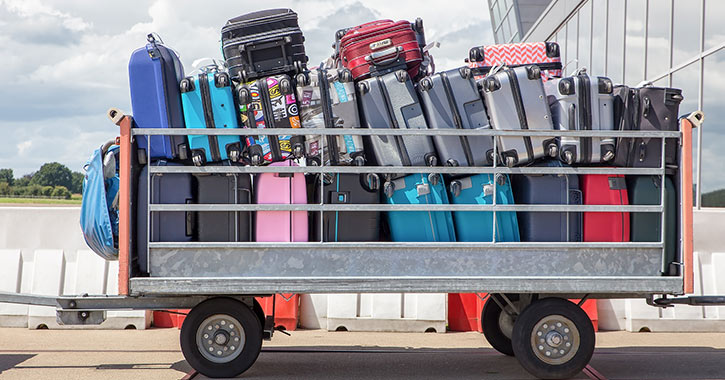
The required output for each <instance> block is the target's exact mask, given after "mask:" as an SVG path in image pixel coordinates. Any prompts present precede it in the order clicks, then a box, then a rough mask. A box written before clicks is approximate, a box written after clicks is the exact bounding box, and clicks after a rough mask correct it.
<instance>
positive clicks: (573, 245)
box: [149, 241, 662, 251]
mask: <svg viewBox="0 0 725 380" xmlns="http://www.w3.org/2000/svg"><path fill="white" fill-rule="evenodd" d="M290 247H294V248H295V249H312V250H314V249H317V248H326V249H340V250H345V249H351V248H360V243H358V242H345V243H340V242H328V243H319V242H284V243H270V242H185V243H177V242H150V243H149V248H152V249H153V248H171V249H190V250H195V249H198V250H204V249H208V250H214V249H219V248H224V249H226V248H235V249H289V248H290ZM365 248H366V249H369V250H375V249H381V250H384V249H416V248H426V249H428V248H437V249H441V250H446V251H455V250H463V249H482V248H495V249H509V248H510V249H522V250H535V249H542V248H546V249H590V248H592V249H599V248H626V249H649V248H662V244H661V243H655V242H651V243H650V242H619V243H616V242H598V243H597V242H496V243H491V242H475V243H470V242H455V243H451V242H392V241H391V242H366V243H365Z"/></svg>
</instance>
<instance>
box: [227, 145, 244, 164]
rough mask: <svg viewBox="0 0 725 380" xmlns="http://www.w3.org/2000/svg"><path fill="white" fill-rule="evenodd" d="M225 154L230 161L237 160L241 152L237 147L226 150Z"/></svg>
mask: <svg viewBox="0 0 725 380" xmlns="http://www.w3.org/2000/svg"><path fill="white" fill-rule="evenodd" d="M227 156H228V157H229V160H230V161H232V162H239V157H240V156H241V152H240V151H239V149H238V148H237V147H234V148H231V149H229V152H227Z"/></svg>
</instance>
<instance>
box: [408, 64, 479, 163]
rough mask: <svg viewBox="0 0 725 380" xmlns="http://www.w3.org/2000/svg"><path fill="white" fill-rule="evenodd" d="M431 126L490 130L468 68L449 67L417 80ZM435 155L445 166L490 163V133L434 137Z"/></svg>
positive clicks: (424, 109)
mask: <svg viewBox="0 0 725 380" xmlns="http://www.w3.org/2000/svg"><path fill="white" fill-rule="evenodd" d="M417 88H418V94H419V95H420V99H421V104H422V105H423V111H424V112H425V116H426V119H427V121H428V127H429V128H431V129H490V128H491V126H490V125H489V123H488V117H486V109H485V107H484V106H483V100H482V99H481V95H480V93H479V92H478V85H477V84H476V81H475V79H474V78H473V75H472V73H471V69H469V68H468V67H461V68H458V69H453V70H448V71H445V72H442V73H438V74H435V75H433V76H430V77H425V78H423V79H421V81H420V82H418V85H417ZM433 142H434V143H435V147H436V151H437V152H438V157H439V158H440V160H441V162H442V163H443V164H444V165H448V166H488V165H492V164H493V137H491V136H458V137H456V136H433Z"/></svg>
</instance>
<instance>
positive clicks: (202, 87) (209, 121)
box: [197, 73, 222, 161]
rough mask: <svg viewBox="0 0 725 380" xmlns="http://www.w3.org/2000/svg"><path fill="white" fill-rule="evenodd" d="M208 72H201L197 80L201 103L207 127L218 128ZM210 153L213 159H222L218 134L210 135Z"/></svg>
mask: <svg viewBox="0 0 725 380" xmlns="http://www.w3.org/2000/svg"><path fill="white" fill-rule="evenodd" d="M208 75H209V74H208V73H202V74H199V78H198V80H197V82H199V93H200V94H201V105H202V108H203V109H204V121H205V122H206V127H207V128H216V124H215V123H214V109H213V108H212V105H211V94H210V93H209V91H210V89H209V77H208ZM208 137H209V153H210V154H211V159H212V160H213V161H221V159H222V158H221V153H220V152H219V142H218V139H217V137H216V136H213V135H209V136H208Z"/></svg>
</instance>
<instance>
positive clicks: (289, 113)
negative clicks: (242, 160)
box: [237, 74, 304, 165]
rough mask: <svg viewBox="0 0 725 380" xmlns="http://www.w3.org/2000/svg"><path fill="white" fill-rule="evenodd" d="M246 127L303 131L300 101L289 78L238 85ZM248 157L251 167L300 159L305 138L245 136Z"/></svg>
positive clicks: (243, 121) (242, 116)
mask: <svg viewBox="0 0 725 380" xmlns="http://www.w3.org/2000/svg"><path fill="white" fill-rule="evenodd" d="M237 94H238V98H239V112H240V114H241V120H242V125H243V126H244V128H300V117H299V111H298V109H297V100H296V98H295V94H294V88H293V86H292V80H291V79H290V77H289V76H288V75H286V74H285V75H275V76H271V77H268V78H262V79H257V80H254V81H250V82H247V83H245V84H243V85H239V86H237ZM246 143H247V151H246V152H245V157H246V158H247V159H248V160H249V161H250V162H251V164H252V165H261V164H265V163H270V162H278V161H284V160H286V159H288V158H301V157H302V156H303V154H304V138H303V137H302V136H290V135H283V136H254V135H247V136H246Z"/></svg>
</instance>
